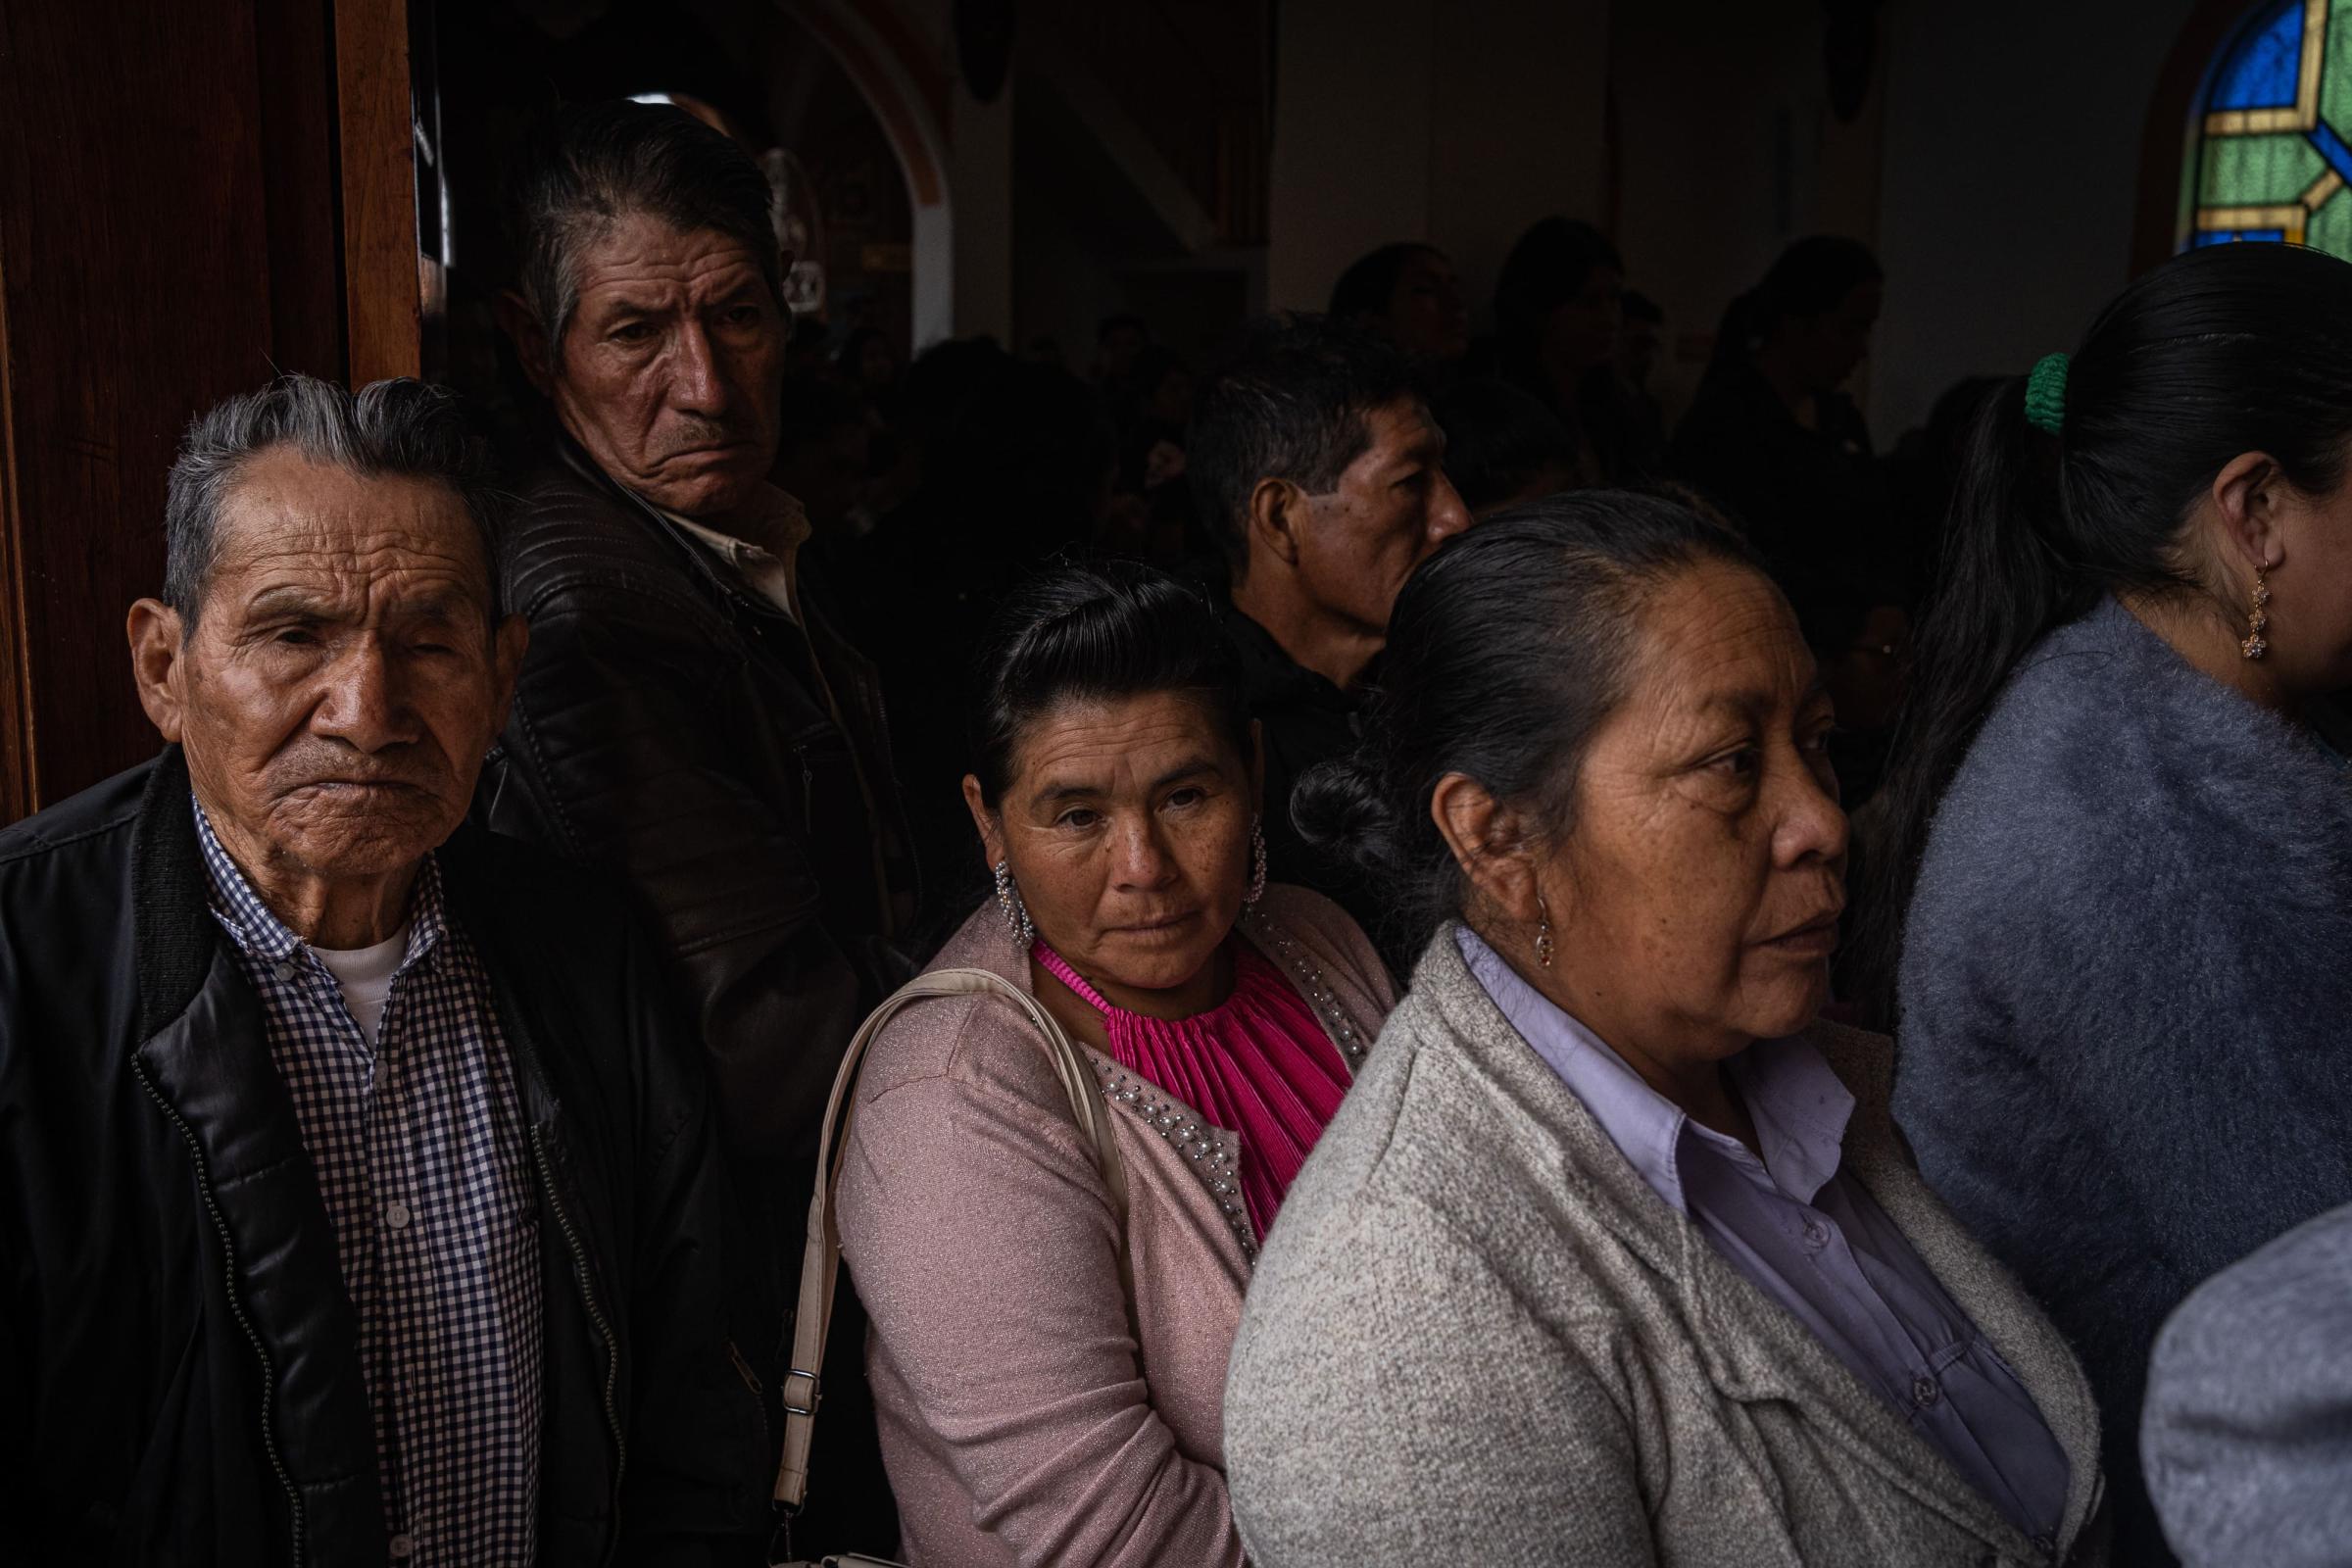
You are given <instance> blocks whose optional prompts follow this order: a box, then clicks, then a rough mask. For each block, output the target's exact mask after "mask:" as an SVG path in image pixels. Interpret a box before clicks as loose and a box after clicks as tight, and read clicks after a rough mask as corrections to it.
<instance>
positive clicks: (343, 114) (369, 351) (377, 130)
mask: <svg viewBox="0 0 2352 1568" xmlns="http://www.w3.org/2000/svg"><path fill="white" fill-rule="evenodd" d="M416 3H417V4H419V5H430V4H432V3H433V0H416ZM334 8H335V9H334V16H335V121H336V125H337V128H338V134H337V138H336V139H337V142H338V150H339V154H340V168H341V172H342V193H341V194H342V213H343V319H344V340H345V357H344V365H345V367H346V373H347V374H348V375H349V377H350V382H351V385H353V386H354V387H361V386H365V385H367V384H368V382H370V381H378V380H382V379H383V378H384V377H386V376H392V375H416V374H417V373H418V370H419V369H420V368H421V367H422V365H423V339H422V296H421V290H420V288H419V284H418V277H417V155H416V143H415V140H414V134H413V129H412V127H413V125H414V123H415V120H414V117H413V114H412V110H411V107H410V98H409V91H410V72H409V6H408V0H334Z"/></svg>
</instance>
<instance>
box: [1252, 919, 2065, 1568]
mask: <svg viewBox="0 0 2352 1568" xmlns="http://www.w3.org/2000/svg"><path fill="white" fill-rule="evenodd" d="M1808 1038H1810V1039H1811V1040H1812V1041H1813V1042H1814V1043H1815V1044H1816V1045H1817V1046H1819V1047H1820V1049H1821V1050H1822V1052H1823V1054H1825V1055H1826V1056H1827V1057H1828V1059H1829V1061H1830V1063H1831V1065H1832V1066H1833V1067H1834V1068H1835V1069H1836V1070H1837V1072H1838V1076H1839V1078H1840V1079H1842V1080H1843V1081H1844V1083H1845V1084H1846V1086H1847V1088H1848V1089H1849V1090H1850V1091H1851V1092H1852V1093H1853V1095H1854V1098H1855V1102H1856V1103H1855V1107H1854V1114H1853V1119H1852V1122H1851V1123H1850V1125H1849V1127H1848V1130H1847V1133H1846V1141H1845V1157H1846V1161H1847V1164H1848V1166H1849V1167H1850V1168H1851V1169H1852V1170H1853V1171H1854V1172H1855V1173H1856V1174H1857V1175H1858V1176H1859V1177H1860V1179H1861V1181H1862V1183H1863V1185H1864V1186H1865V1187H1867V1188H1868V1189H1869V1191H1870V1193H1871V1196H1872V1197H1873V1198H1875V1199H1876V1200H1877V1201H1878V1202H1879V1204H1880V1206H1881V1207H1882V1208H1884V1209H1885V1210H1886V1212H1887V1216H1888V1217H1889V1218H1891V1219H1892V1220H1893V1221H1894V1222H1895V1224H1896V1225H1898V1226H1899V1227H1900V1228H1901V1229H1902V1231H1903V1234H1904V1235H1905V1236H1907V1237H1908V1238H1909V1239H1910V1241H1911V1244H1912V1246H1913V1247H1915V1248H1916V1249H1917V1250H1918V1251H1919V1254H1920V1256H1921V1257H1922V1258H1924V1259H1925V1260H1926V1261H1927V1263H1928V1264H1929V1266H1930V1267H1931V1268H1933V1269H1934V1270H1935V1272H1936V1277H1937V1278H1938V1279H1939V1280H1940V1281H1941V1282H1942V1283H1943V1286H1944V1288H1945V1289H1946V1290H1947V1291H1949V1292H1950V1293H1951V1296H1952V1299H1953V1300H1954V1301H1956V1302H1957V1303H1958V1304H1959V1305H1960V1306H1961V1307H1962V1308H1963V1309H1964V1310H1965V1311H1966V1312H1967V1313H1968V1314H1969V1316H1970V1317H1971V1318H1973V1319H1974V1320H1975V1322H1976V1324H1977V1326H1978V1328H1979V1329H1980V1330H1982V1331H1983V1333H1984V1334H1985V1337H1986V1338H1987V1339H1989V1340H1990V1341H1991V1342H1992V1344H1993V1345H1994V1347H1995V1348H1998V1350H1999V1351H2000V1353H2001V1354H2002V1355H2003V1356H2004V1357H2005V1358H2006V1359H2007V1360H2008V1362H2009V1365H2010V1366H2011V1367H2012V1368H2013V1369H2014V1370H2015V1371H2016V1373H2017V1375H2018V1378H2019V1379H2020V1381H2021V1382H2022V1383H2023V1384H2024V1385H2025V1387H2026V1389H2027V1391H2028V1392H2029V1393H2030V1394H2032V1396H2033V1397H2034V1400H2035V1402H2036V1403H2037V1404H2038V1405H2039V1407H2040V1410H2041V1413H2042V1416H2043V1419H2044V1420H2046V1421H2047V1422H2048V1424H2049V1427H2050V1431H2051V1433H2052V1434H2053V1435H2054V1436H2055V1437H2056V1438H2057V1440H2058V1443H2059V1446H2061V1447H2062V1448H2063V1449H2064V1450H2065V1452H2066V1455H2067V1457H2068V1460H2069V1462H2070V1464H2071V1467H2072V1472H2071V1476H2070V1484H2069V1489H2068V1497H2067V1508H2066V1515H2065V1523H2064V1527H2063V1529H2062V1532H2061V1539H2060V1540H2059V1542H2058V1543H2057V1552H2056V1556H2055V1558H2054V1559H2053V1557H2051V1556H2045V1555H2044V1554H2043V1553H2042V1552H2041V1551H2038V1550H2036V1549H2035V1548H2034V1545H2033V1544H2030V1543H2029V1542H2028V1541H2027V1540H2026V1539H2025V1538H2024V1537H2023V1536H2021V1535H2020V1534H2019V1533H2018V1532H2017V1530H2016V1528H2015V1527H2014V1526H2012V1525H2011V1524H2010V1523H2009V1522H2008V1521H2007V1520H2006V1519H2004V1518H2003V1517H2002V1516H2001V1514H2000V1513H1999V1511H1998V1510H1997V1509H1995V1508H1994V1507H1993V1506H1992V1504H1991V1503H1989V1502H1988V1501H1986V1500H1985V1498H1984V1497H1983V1496H1981V1495H1978V1494H1977V1493H1976V1492H1975V1491H1974V1490H1973V1489H1972V1488H1970V1487H1969V1485H1968V1484H1967V1483H1966V1482H1965V1481H1963V1480H1962V1479H1961V1478H1960V1476H1959V1474H1958V1473H1957V1472H1956V1471H1954V1470H1953V1469H1952V1468H1951V1466H1950V1465H1949V1464H1948V1463H1947V1462H1946V1461H1945V1460H1944V1459H1943V1457H1942V1456H1941V1455H1940V1454H1939V1453H1937V1452H1936V1450H1935V1449H1934V1448H1933V1447H1932V1446H1930V1445H1929V1444H1928V1443H1927V1442H1926V1440H1924V1439H1922V1438H1920V1437H1919V1436H1917V1435H1916V1434H1915V1433H1913V1432H1912V1431H1911V1430H1910V1429H1909V1427H1908V1426H1906V1425H1905V1424H1904V1423H1903V1422H1902V1420H1901V1419H1900V1418H1899V1417H1897V1416H1896V1414H1895V1413H1894V1412H1893V1411H1892V1410H1891V1409H1890V1408H1888V1406H1887V1404H1886V1403H1885V1402H1884V1401H1883V1400H1882V1399H1881V1398H1880V1397H1878V1396H1877V1395H1876V1394H1874V1393H1872V1392H1871V1391H1870V1390H1869V1389H1867V1388H1865V1387H1864V1386H1863V1385H1862V1383H1861V1382H1860V1381H1859V1380H1857V1379H1856V1378H1855V1377H1854V1376H1853V1374H1852V1373H1850V1372H1849V1371H1847V1370H1846V1368H1845V1366H1844V1365H1843V1364H1842V1363H1841V1362H1839V1361H1838V1358H1837V1357H1836V1355H1835V1354H1833V1353H1832V1352H1831V1351H1830V1350H1829V1349H1828V1348H1825V1347H1824V1346H1823V1345H1822V1344H1821V1343H1820V1342H1819V1341H1818V1340H1816V1339H1815V1338H1814V1337H1813V1336H1812V1335H1811V1334H1810V1333H1808V1332H1807V1331H1806V1330H1805V1328H1804V1327H1803V1326H1802V1325H1801V1324H1800V1323H1798V1322H1797V1320H1796V1319H1795V1318H1794V1317H1792V1316H1790V1315H1789V1312H1788V1311H1787V1310H1785V1309H1784V1308H1783V1307H1781V1306H1780V1305H1779V1304H1778V1303H1776V1302H1774V1301H1773V1300H1772V1299H1770V1298H1768V1297H1767V1296H1765V1295H1764V1293H1763V1292H1761V1291H1759V1290H1758V1289H1757V1288H1756V1287H1755V1286H1754V1285H1752V1284H1750V1283H1749V1282H1748V1281H1747V1280H1746V1279H1745V1278H1744V1277H1743V1276H1741V1275H1740V1273H1739V1271H1738V1270H1737V1269H1735V1268H1734V1267H1733V1266H1732V1265H1731V1264H1730V1263H1728V1262H1727V1261H1725V1260H1724V1259H1723V1258H1722V1257H1721V1256H1720V1255H1719V1254H1718V1253H1717V1252H1716V1251H1715V1250H1714V1249H1713V1248H1711V1247H1710V1246H1709V1245H1708V1244H1707V1242H1706V1241H1705V1239H1704V1238H1703V1237H1701V1236H1700V1235H1699V1233H1698V1231H1697V1230H1696V1229H1695V1228H1694V1227H1693V1226H1692V1225H1691V1222H1690V1221H1689V1220H1688V1219H1687V1218H1685V1217H1684V1216H1683V1215H1681V1214H1679V1213H1677V1212H1676V1211H1675V1210H1674V1209H1673V1208H1671V1207H1670V1206H1668V1205H1667V1203H1666V1202H1665V1201H1663V1200H1661V1199H1660V1198H1659V1197H1658V1196H1657V1195H1656V1194H1655V1193H1653V1192H1652V1191H1651V1190H1650V1189H1649V1187H1648V1185H1647V1184H1646V1183H1644V1182H1643V1181H1642V1177H1641V1176H1640V1174H1639V1173H1637V1172H1636V1171H1635V1169H1634V1168H1633V1166H1632V1165H1631V1164H1630V1163H1629V1162H1628V1161H1627V1160H1626V1159H1625V1157H1624V1156H1623V1155H1622V1154H1621V1153H1619V1152H1618V1151H1617V1148H1616V1146H1615V1145H1614V1144H1612V1143H1611V1142H1610V1141H1609V1138H1608V1135H1607V1134H1606V1133H1604V1132H1603V1131H1602V1130H1601V1128H1600V1127H1599V1125H1598V1124H1597V1123H1596V1122H1595V1121H1594V1120H1593V1117H1592V1115H1591V1113H1590V1112H1588V1111H1587V1110H1586V1109H1585V1107H1584V1104H1583V1103H1582V1102H1581V1101H1579V1100H1578V1099H1577V1098H1576V1096H1575V1095H1574V1094H1572V1093H1571V1092H1570V1091H1569V1089H1568V1088H1567V1086H1566V1085H1565V1084H1563V1083H1562V1082H1561V1081H1560V1080H1559V1078H1558V1076H1557V1075H1556V1074H1555V1073H1554V1072H1553V1071H1552V1069H1551V1068H1550V1067H1549V1066H1548V1065H1546V1064H1545V1062H1544V1059H1543V1058H1542V1057H1541V1056H1539V1055H1537V1054H1536V1053H1535V1051H1534V1050H1533V1049H1532V1048H1531V1047H1530V1046H1529V1045H1528V1044H1527V1043H1526V1042H1525V1041H1524V1040H1522V1039H1521V1038H1520V1036H1519V1035H1518V1033H1517V1032H1516V1031H1515V1030H1514V1029H1512V1027H1511V1026H1510V1024H1509V1023H1508V1022H1507V1021H1506V1020H1505V1019H1504V1018H1503V1016H1502V1014H1501V1012H1500V1011H1499V1010H1497V1009H1496V1007H1495V1005H1494V1003H1493V1002H1492V1001H1491V1000H1489V998H1488V996H1487V993H1486V991H1485V989H1484V988H1483V987H1481V986H1480V985H1479V983H1478V981H1477V980H1476V979H1475V978H1474V977H1473V976H1472V975H1471V973H1470V971H1469V969H1468V967H1467V966H1466V965H1465V964H1464V963H1463V962H1462V958H1461V956H1460V954H1459V952H1458V951H1457V950H1456V948H1455V946H1454V939H1453V933H1452V930H1451V928H1447V929H1446V930H1444V931H1441V932H1440V933H1439V934H1438V937H1437V939H1436V940H1435V941H1433V942H1432V943H1431V945H1430V947H1429V949H1428V950H1427V952H1426V953H1425V954H1424V956H1423V957H1422V959H1421V965H1420V968H1419V970H1418V972H1417V973H1416V974H1415V976H1414V979H1413V987H1412V992H1411V994H1410V996H1409V997H1408V998H1407V999H1406V1001H1405V1002H1404V1004H1403V1005H1402V1006H1400V1007H1399V1008H1398V1009H1397V1012H1396V1013H1395V1014H1394V1015H1393V1016H1392V1017H1391V1018H1390V1020H1389V1024H1388V1027H1387V1029H1386V1030H1385V1031H1384V1032H1383V1033H1382V1035H1381V1037H1380V1043H1379V1045H1378V1046H1376V1047H1375V1048H1374V1050H1373V1052H1372V1054H1371V1056H1370V1058H1369V1060H1368V1061H1367V1062H1366V1064H1365V1066H1364V1068H1363V1070H1362V1072H1361V1074H1360V1075H1359V1076H1358V1078H1357V1079H1356V1082H1355V1086H1354V1088H1353V1089H1352V1090H1350V1091H1349V1093H1348V1099H1347V1101H1346V1103H1344V1104H1343V1105H1342V1106H1341V1108H1340V1113H1339V1115H1338V1116H1337V1118H1335V1119H1334V1120H1333V1122H1332V1124H1331V1126H1330V1128H1329V1129H1328V1130H1326V1132H1325V1133H1324V1135H1323V1141H1322V1143H1321V1144H1320V1145H1319V1146H1318V1147H1317V1148H1316V1150H1315V1152H1314V1153H1313V1155H1312V1156H1311V1157H1310V1158H1309V1159H1308V1161H1307V1163H1306V1168H1305V1169H1304V1170H1303V1171H1302V1172H1301V1173H1300V1174H1299V1180H1298V1182H1297V1184H1296V1185H1295V1186H1293V1187H1292V1189H1291V1192H1290V1196H1289V1197H1288V1199H1287V1200H1286V1201H1284V1204H1283V1209H1282V1215H1281V1218H1280V1219H1279V1220H1278V1221H1277V1222H1276V1223H1275V1225H1274V1228H1273V1231H1272V1233H1271V1235H1270V1236H1269V1237H1268V1238H1267V1241H1266V1244H1265V1249H1264V1251H1263V1253H1262V1254H1261V1256H1260V1259H1259V1263H1258V1268H1257V1275H1256V1278H1255V1280H1254V1282H1253V1283H1252V1285H1251V1288H1250V1297H1249V1300H1248V1302H1247V1303H1246V1305H1245V1307H1244V1311H1243V1319H1242V1328H1241V1334H1240V1337H1239V1339H1238V1340H1237V1342H1236V1344H1235V1347H1234V1353H1233V1361H1232V1367H1231V1371H1230V1374H1229V1377H1228V1382H1227V1387H1226V1394H1225V1457H1226V1469H1227V1480H1228V1486H1229V1488H1230V1492H1231V1495H1232V1499H1233V1509H1234V1515H1235V1518H1236V1520H1237V1521H1238V1522H1239V1524H1240V1526H1241V1530H1242V1536H1243V1540H1244V1542H1245V1544H1247V1545H1248V1547H1249V1549H1250V1558H1251V1560H1252V1561H1253V1562H1255V1563H1256V1564H1257V1565H1258V1568H1309V1565H1313V1568H1321V1565H1325V1564H1329V1565H1334V1568H1337V1565H1342V1564H1346V1565H1350V1568H1353V1565H1359V1564H1380V1563H1395V1564H1399V1565H1402V1564H1418V1563H1426V1562H1445V1563H1464V1564H1469V1563H1476V1564H1479V1565H1480V1568H1500V1565H1505V1564H1563V1565H1566V1564H1574V1565H1578V1568H1621V1565H1632V1564H1652V1563H1655V1564H1673V1565H1676V1568H1700V1565H1720V1568H1889V1565H1902V1568H1911V1565H1921V1568H1928V1565H1943V1564H1951V1565H1955V1568H1958V1565H1967V1568H1980V1565H1990V1564H2003V1565H2009V1564H2016V1565H2036V1568H2039V1565H2046V1564H2048V1563H2050V1562H2052V1561H2053V1560H2057V1561H2064V1562H2068V1563H2073V1564H2083V1565H2092V1564H2100V1563H2103V1562H2104V1561H2105V1560H2106V1553H2105V1547H2104V1544H2103V1540H2102V1539H2100V1538H2101V1537H2102V1536H2103V1530H2098V1529H2093V1528H2091V1522H2092V1521H2093V1519H2094V1517H2095V1516H2096V1515H2097V1511H2098V1506H2099V1501H2100V1495H2101V1485H2100V1480H2099V1470H2098V1434H2099V1426H2098V1412H2097V1410H2096V1409H2095V1407H2094V1406H2093V1405H2092V1402H2091V1397H2090V1391H2089V1388H2088V1386H2087V1385H2086V1384H2085V1383H2084V1381H2083V1378H2082V1370H2081V1368H2080V1367H2079V1366H2078V1365H2077V1364H2076V1361H2075V1358H2074V1355H2073V1353H2072V1352H2071V1351H2070V1350H2069V1349H2068V1348H2067V1347H2066V1345H2065V1344H2064V1342H2062V1341H2061V1340H2060V1339H2059V1338H2058V1335H2057V1333H2056V1331H2054V1330H2053V1329H2052V1328H2051V1327H2050V1325H2049V1323H2048V1322H2047V1320H2046V1319H2044V1318H2043V1317H2042V1315H2041V1313H2040V1312H2039V1310H2038V1309H2036V1308H2035V1307H2034V1304H2033V1303H2032V1302H2031V1301H2030V1300H2029V1299H2027V1298H2026V1296H2025V1294H2024V1293H2023V1292H2022V1291H2020V1290H2019V1289H2018V1287H2017V1285H2016V1284H2015V1282H2013V1281H2012V1280H2011V1279H2010V1278H2009V1276H2008V1275H2007V1274H2005V1273H2003V1272H2002V1270H2001V1269H2000V1267H1999V1265H1997V1264H1995V1263H1994V1262H1992V1260H1991V1259H1990V1258H1988V1257H1987V1256H1986V1255H1985V1252H1984V1251H1983V1250H1981V1249H1980V1248H1979V1247H1978V1246H1977V1245H1976V1244H1975V1243H1974V1242H1973V1241H1971V1240H1970V1239H1969V1238H1968V1236H1967V1235H1966V1234H1965V1233H1964V1232H1962V1230H1961V1229H1960V1226H1959V1225H1958V1223H1957V1222H1956V1221H1954V1220H1953V1218H1952V1217H1951V1215H1950V1213H1949V1212H1948V1211H1946V1210H1945V1208H1944V1207H1943V1205H1942V1204H1941V1203H1940V1202H1938V1201H1936V1199H1935V1197H1934V1196H1933V1195H1931V1194H1930V1193H1929V1192H1928V1190H1927V1188H1926V1187H1925V1186H1924V1185H1923V1184H1922V1183H1921V1181H1920V1179H1919V1177H1918V1175H1917V1174H1916V1173H1915V1172H1914V1171H1913V1170H1912V1168H1911V1165H1910V1163H1909V1162H1908V1160H1907V1159H1906V1158H1905V1156H1904V1154H1903V1152H1902V1151H1901V1147H1900V1142H1899V1139H1898V1136H1897V1134H1896V1133H1895V1130H1894V1127H1893V1124H1892V1122H1891V1121H1890V1120H1889V1119H1888V1116H1887V1075H1888V1065H1889V1063H1888V1059H1887V1043H1886V1042H1885V1041H1884V1040H1882V1039H1880V1038H1878V1037H1876V1036H1872V1035H1865V1034H1860V1033H1857V1032H1855V1031H1852V1030H1847V1029H1841V1028H1838V1027H1837V1026H1835V1025H1831V1024H1826V1023H1825V1024H1817V1025H1815V1026H1814V1027H1813V1029H1812V1030H1811V1031H1809V1034H1808Z"/></svg>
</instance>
